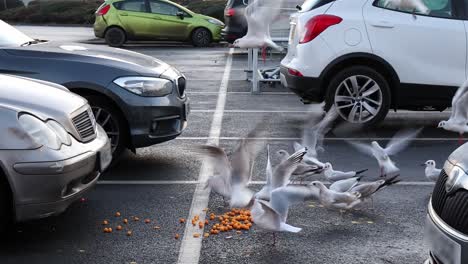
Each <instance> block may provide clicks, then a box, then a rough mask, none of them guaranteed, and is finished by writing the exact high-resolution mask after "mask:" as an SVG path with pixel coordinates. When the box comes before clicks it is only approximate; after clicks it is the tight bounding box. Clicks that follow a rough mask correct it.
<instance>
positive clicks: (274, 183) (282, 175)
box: [255, 147, 307, 201]
mask: <svg viewBox="0 0 468 264" xmlns="http://www.w3.org/2000/svg"><path fill="white" fill-rule="evenodd" d="M269 153H270V151H269V148H268V147H267V155H268V157H267V168H266V178H267V184H266V185H265V186H264V187H263V188H262V189H261V190H260V192H258V193H257V194H256V195H255V197H256V198H259V199H262V200H267V201H269V200H270V197H271V192H272V191H273V190H275V189H276V188H280V187H283V186H286V185H287V184H288V183H289V180H290V178H291V175H292V173H293V172H294V171H295V170H296V168H297V166H298V165H299V163H300V162H301V161H302V158H303V157H304V155H305V154H306V153H307V149H306V148H303V149H300V150H298V151H296V152H295V153H293V154H292V155H290V156H289V157H288V158H286V159H284V160H282V161H281V163H280V164H279V165H277V166H276V167H272V165H271V160H270V154H269Z"/></svg>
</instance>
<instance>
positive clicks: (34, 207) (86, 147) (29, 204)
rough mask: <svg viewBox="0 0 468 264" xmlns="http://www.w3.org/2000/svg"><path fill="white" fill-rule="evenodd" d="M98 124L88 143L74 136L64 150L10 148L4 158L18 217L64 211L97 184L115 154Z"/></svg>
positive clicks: (54, 213) (62, 148)
mask: <svg viewBox="0 0 468 264" xmlns="http://www.w3.org/2000/svg"><path fill="white" fill-rule="evenodd" d="M97 127H98V128H97V129H98V132H97V137H96V138H95V139H94V140H93V141H91V142H88V143H81V142H78V141H76V140H74V139H72V144H71V146H64V145H63V146H62V147H61V149H60V150H51V149H48V148H46V147H41V148H39V149H36V150H21V151H19V150H16V151H9V152H10V153H8V157H11V158H9V159H6V160H2V166H4V167H5V169H6V172H7V177H8V180H9V182H10V185H11V187H12V192H13V198H14V203H15V206H14V208H15V216H16V220H17V221H26V220H30V219H37V218H44V217H48V216H51V215H57V214H60V213H62V212H63V211H65V210H66V209H67V208H68V206H69V205H70V204H71V203H72V202H74V201H75V200H77V199H78V198H80V197H82V196H83V195H84V193H86V192H87V191H88V190H90V189H91V187H93V186H94V185H95V184H96V182H97V180H98V178H99V176H100V174H101V172H102V171H104V170H105V169H106V168H107V167H108V166H109V164H110V161H111V157H112V155H111V149H110V143H109V139H108V137H107V135H106V133H105V131H104V130H103V129H102V128H101V127H100V126H97ZM11 152H14V153H11ZM16 152H17V153H16Z"/></svg>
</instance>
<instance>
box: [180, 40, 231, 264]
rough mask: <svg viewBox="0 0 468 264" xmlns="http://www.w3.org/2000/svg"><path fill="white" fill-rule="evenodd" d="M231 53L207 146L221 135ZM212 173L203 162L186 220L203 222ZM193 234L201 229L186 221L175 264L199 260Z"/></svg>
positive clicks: (214, 142)
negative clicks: (197, 218)
mask: <svg viewBox="0 0 468 264" xmlns="http://www.w3.org/2000/svg"><path fill="white" fill-rule="evenodd" d="M233 52H234V49H233V48H231V49H229V55H228V57H227V60H226V67H225V68H224V74H223V79H222V81H221V85H220V87H219V93H218V101H217V103H216V110H215V112H214V116H213V121H212V123H211V129H210V134H209V138H208V140H207V144H211V145H218V144H219V135H220V134H221V127H222V125H223V115H224V106H225V105H226V96H227V88H228V82H229V77H230V75H231V67H232V53H233ZM212 173H213V168H211V166H210V165H209V163H208V162H206V161H204V162H203V163H202V167H201V170H200V174H199V176H198V184H197V187H196V188H195V193H194V194H193V199H192V205H191V207H190V213H189V216H188V217H187V219H193V218H194V217H195V215H198V216H199V219H200V221H205V212H203V209H205V208H206V207H208V202H209V199H210V191H211V190H210V189H209V188H206V185H205V182H206V180H207V179H208V177H209V176H210V175H211V174H212ZM195 233H201V234H203V229H199V228H198V225H196V226H195V227H194V226H193V225H192V224H191V221H187V224H186V225H185V231H184V237H183V239H182V244H181V245H180V251H179V259H178V260H177V263H180V264H182V263H183V264H186V263H194V264H195V263H198V261H199V259H200V251H201V242H202V237H203V236H201V237H200V238H194V237H193V235H194V234H195Z"/></svg>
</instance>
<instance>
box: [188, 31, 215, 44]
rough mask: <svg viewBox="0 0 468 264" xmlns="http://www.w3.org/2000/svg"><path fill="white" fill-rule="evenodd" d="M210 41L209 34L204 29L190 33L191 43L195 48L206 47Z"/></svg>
mask: <svg viewBox="0 0 468 264" xmlns="http://www.w3.org/2000/svg"><path fill="white" fill-rule="evenodd" d="M211 41H212V36H211V32H210V31H209V30H208V29H206V28H197V29H195V30H194V31H193V33H192V43H193V45H194V46H195V47H207V46H208V45H210V43H211Z"/></svg>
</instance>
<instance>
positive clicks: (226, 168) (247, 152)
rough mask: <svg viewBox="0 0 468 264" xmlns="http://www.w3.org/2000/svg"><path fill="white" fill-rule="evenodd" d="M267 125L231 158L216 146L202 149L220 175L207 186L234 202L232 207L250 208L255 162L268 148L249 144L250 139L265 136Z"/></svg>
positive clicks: (210, 180)
mask: <svg viewBox="0 0 468 264" xmlns="http://www.w3.org/2000/svg"><path fill="white" fill-rule="evenodd" d="M262 126H263V124H258V125H257V127H256V128H255V129H254V130H252V131H251V132H250V133H249V135H248V136H247V138H244V139H243V140H242V141H241V143H240V145H239V147H238V148H237V149H236V150H235V151H234V152H233V153H232V154H231V156H230V159H229V158H228V156H227V154H226V152H224V150H223V149H221V148H219V147H216V146H200V147H198V148H197V150H196V151H197V152H198V153H199V154H201V155H203V156H205V158H208V160H207V162H209V164H210V165H211V166H212V167H213V170H214V172H215V173H216V176H212V177H210V178H209V179H208V181H207V186H208V187H211V189H212V190H213V191H215V192H217V193H219V194H220V195H222V196H223V197H224V198H228V199H230V206H231V207H232V208H243V207H246V206H248V205H249V203H250V202H251V200H252V197H253V192H252V191H251V190H250V189H248V188H247V184H248V183H249V181H250V175H251V174H250V172H251V167H252V163H253V161H254V159H255V158H256V157H257V155H258V153H259V152H260V151H261V149H262V148H263V146H264V142H263V141H261V144H255V143H253V142H251V141H249V140H248V139H249V138H255V137H259V136H260V133H261V134H262V135H263V133H264V132H265V130H263V129H261V127H262Z"/></svg>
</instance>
